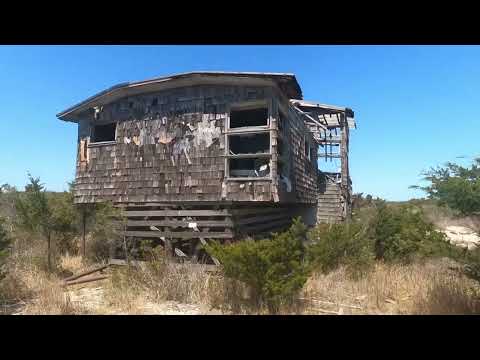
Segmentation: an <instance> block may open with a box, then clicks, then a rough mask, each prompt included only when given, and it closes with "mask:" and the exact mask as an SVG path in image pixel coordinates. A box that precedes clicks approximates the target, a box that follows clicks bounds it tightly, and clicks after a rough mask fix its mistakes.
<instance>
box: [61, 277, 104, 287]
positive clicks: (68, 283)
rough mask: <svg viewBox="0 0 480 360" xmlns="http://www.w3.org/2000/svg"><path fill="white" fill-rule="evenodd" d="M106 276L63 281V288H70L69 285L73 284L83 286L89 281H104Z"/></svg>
mask: <svg viewBox="0 0 480 360" xmlns="http://www.w3.org/2000/svg"><path fill="white" fill-rule="evenodd" d="M107 278H108V276H106V275H100V276H94V277H91V278H88V279H80V280H73V281H65V282H64V283H63V285H64V286H70V285H75V284H83V283H87V282H91V281H98V280H104V279H107Z"/></svg>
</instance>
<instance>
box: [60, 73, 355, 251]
mask: <svg viewBox="0 0 480 360" xmlns="http://www.w3.org/2000/svg"><path fill="white" fill-rule="evenodd" d="M57 117H58V118H59V119H61V120H64V121H70V122H74V123H77V124H78V144H77V146H78V152H77V163H76V178H75V185H74V196H75V203H76V204H77V205H78V206H83V207H85V206H88V205H89V204H93V203H96V202H103V201H111V202H113V203H114V204H115V205H116V206H118V207H121V208H122V209H123V211H124V214H125V216H126V217H127V219H128V221H127V227H126V228H125V232H124V234H125V236H127V237H130V238H132V239H133V238H135V239H139V238H141V239H158V240H159V241H161V242H163V243H165V245H167V244H172V243H173V244H174V246H172V247H171V249H172V253H173V250H175V252H177V253H179V254H183V255H187V256H197V255H198V249H199V248H200V245H201V244H202V243H205V242H206V241H208V240H209V239H218V240H221V241H227V242H228V241H232V240H237V239H241V238H242V237H244V236H245V235H252V234H260V233H263V232H270V231H277V230H280V229H282V228H285V227H286V226H288V225H289V224H290V223H291V220H292V218H293V217H294V216H302V218H303V219H304V221H305V222H306V223H307V224H309V225H314V224H315V223H317V222H330V221H331V222H337V221H342V220H345V219H346V218H348V216H349V214H350V211H351V209H350V208H351V181H350V175H349V166H348V152H349V130H350V129H351V128H353V127H355V122H354V114H353V111H352V110H351V109H349V108H343V107H337V106H330V105H325V104H320V103H316V102H311V101H305V100H303V96H302V91H301V89H300V86H299V84H298V82H297V80H296V78H295V75H293V74H279V73H244V72H243V73H242V72H190V73H182V74H177V75H172V76H168V77H161V78H155V79H150V80H145V81H139V82H130V83H122V84H119V85H116V86H113V87H111V88H109V89H107V90H105V91H102V92H100V93H98V94H96V95H94V96H92V97H90V98H88V99H86V100H84V101H82V102H81V103H79V104H77V105H74V106H72V107H70V108H69V109H67V110H65V111H62V112H61V113H59V114H58V115H57ZM334 158H337V159H340V161H341V171H339V172H325V171H322V169H321V168H320V169H319V166H318V164H319V162H318V160H319V159H327V160H328V159H334ZM183 255H182V256H183Z"/></svg>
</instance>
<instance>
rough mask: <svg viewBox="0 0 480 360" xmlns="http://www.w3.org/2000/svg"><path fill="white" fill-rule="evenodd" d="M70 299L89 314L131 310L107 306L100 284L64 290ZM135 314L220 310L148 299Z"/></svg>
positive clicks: (194, 313)
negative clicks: (155, 301) (156, 301)
mask: <svg viewBox="0 0 480 360" xmlns="http://www.w3.org/2000/svg"><path fill="white" fill-rule="evenodd" d="M66 294H67V295H68V296H69V298H70V301H71V302H72V303H74V304H75V305H79V306H81V307H83V308H85V309H86V310H88V312H89V313H91V314H105V315H128V314H131V312H124V311H121V310H120V309H115V308H112V307H111V306H109V305H108V304H107V303H106V301H105V297H104V289H103V287H102V286H98V284H96V286H95V285H87V286H78V287H77V288H72V289H70V290H68V291H67V292H66ZM134 313H135V314H139V315H217V314H220V312H217V311H215V310H211V309H207V308H206V307H203V306H201V305H194V304H183V303H179V302H176V301H165V302H161V303H153V302H149V301H145V302H142V303H141V304H138V305H136V306H135V311H134Z"/></svg>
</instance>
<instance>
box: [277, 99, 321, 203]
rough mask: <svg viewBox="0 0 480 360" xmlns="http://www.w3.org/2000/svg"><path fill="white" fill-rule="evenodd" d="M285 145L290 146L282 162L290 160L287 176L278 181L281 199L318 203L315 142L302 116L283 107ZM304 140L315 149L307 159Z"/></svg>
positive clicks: (287, 107) (289, 108)
mask: <svg viewBox="0 0 480 360" xmlns="http://www.w3.org/2000/svg"><path fill="white" fill-rule="evenodd" d="M286 110H287V113H286V114H284V115H285V116H286V119H285V121H284V125H283V126H285V127H286V131H284V132H285V133H286V137H287V138H286V139H285V140H286V143H287V144H286V145H288V146H289V149H288V155H287V156H286V158H284V159H285V161H288V162H289V166H288V173H289V176H288V179H286V180H284V181H280V182H279V189H280V191H279V196H280V201H288V202H297V203H304V204H315V203H316V202H317V181H318V180H317V165H316V164H317V155H316V154H317V145H316V143H315V142H314V140H313V137H312V135H311V133H310V131H309V130H308V129H307V127H306V126H305V124H304V122H303V119H301V118H300V117H299V116H298V114H297V113H296V112H295V111H294V110H293V109H292V108H291V107H290V106H289V105H287V106H286ZM305 139H307V140H308V142H309V143H310V146H312V147H313V149H314V151H312V152H311V159H310V160H309V159H308V158H307V156H306V154H305ZM288 190H290V191H288Z"/></svg>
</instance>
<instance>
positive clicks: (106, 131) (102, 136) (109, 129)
mask: <svg viewBox="0 0 480 360" xmlns="http://www.w3.org/2000/svg"><path fill="white" fill-rule="evenodd" d="M116 128H117V124H116V123H111V124H105V125H95V126H94V127H93V134H92V141H91V142H104V141H115V131H116Z"/></svg>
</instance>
